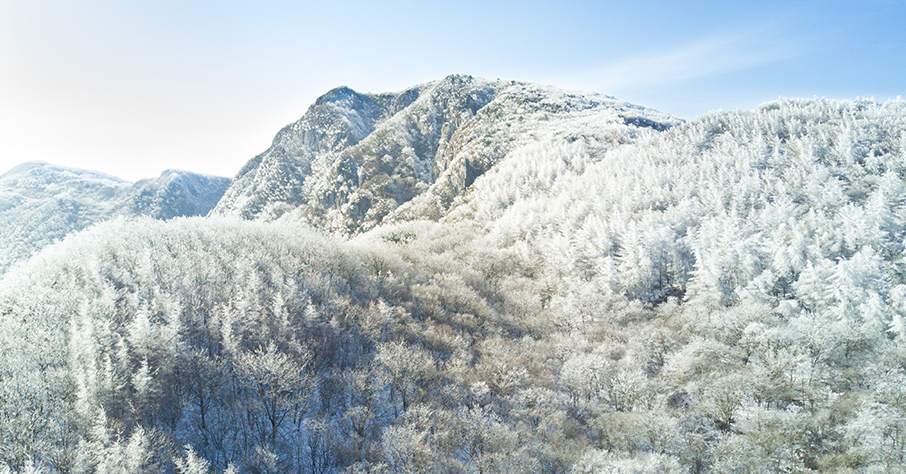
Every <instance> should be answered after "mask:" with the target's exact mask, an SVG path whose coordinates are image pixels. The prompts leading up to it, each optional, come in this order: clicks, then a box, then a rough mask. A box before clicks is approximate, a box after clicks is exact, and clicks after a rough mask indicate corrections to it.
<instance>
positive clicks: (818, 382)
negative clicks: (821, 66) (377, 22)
mask: <svg viewBox="0 0 906 474" xmlns="http://www.w3.org/2000/svg"><path fill="white" fill-rule="evenodd" d="M533 94H534V95H533ZM533 97H534V98H536V99H537V100H535V101H532V100H529V99H531V98H533ZM494 104H497V105H499V106H500V109H499V110H500V112H499V113H497V112H495V109H494V107H492V106H494ZM567 109H569V110H567ZM444 129H446V130H447V132H445V133H442V132H443V130H444ZM438 130H440V131H438ZM904 130H906V101H902V100H894V101H888V102H886V103H876V102H874V101H871V100H854V101H839V100H828V99H805V100H803V99H780V100H777V101H773V102H769V103H766V104H763V105H762V106H760V107H758V108H757V109H755V110H751V111H733V112H724V111H717V112H711V113H708V114H705V115H703V116H701V117H698V118H695V119H693V120H690V121H687V122H681V121H678V120H676V119H673V118H671V117H670V116H669V115H665V114H660V113H658V112H654V111H651V110H648V109H644V108H640V107H635V106H631V105H629V104H625V103H622V102H619V101H616V100H615V99H612V98H608V97H606V96H600V95H596V94H584V93H574V92H566V91H559V90H556V89H554V88H551V87H547V86H537V85H530V84H523V83H512V82H501V81H494V82H492V81H482V80H479V79H474V78H468V77H462V76H451V77H449V78H447V79H444V80H442V81H438V82H433V83H429V84H426V85H422V86H416V87H414V88H410V89H408V90H407V91H406V92H403V93H393V94H358V93H355V92H353V91H351V90H349V89H346V88H340V89H336V90H334V91H332V92H331V93H329V94H327V95H326V96H325V97H322V98H321V99H319V100H318V102H317V103H316V104H315V105H313V106H312V108H311V109H310V110H309V113H307V114H306V115H305V116H304V117H303V118H302V119H301V120H300V121H299V122H297V123H296V124H294V125H292V126H290V127H288V128H287V129H284V131H282V132H281V134H280V135H278V137H277V139H275V145H274V147H272V148H271V149H270V150H268V152H266V153H264V154H262V155H261V156H259V157H258V158H256V159H255V160H252V161H251V162H250V163H249V164H248V165H247V166H246V167H245V168H244V169H243V171H242V172H241V173H240V174H239V176H238V177H237V179H236V181H235V182H234V185H233V186H232V187H231V188H230V191H229V192H228V193H226V194H225V195H224V198H223V199H222V201H221V202H220V203H219V204H218V207H217V213H221V214H226V215H225V216H219V215H212V214H209V215H207V216H205V217H194V218H186V219H171V220H161V219H152V218H151V217H134V218H129V219H111V220H108V221H106V222H101V223H99V224H97V225H94V226H92V227H91V228H89V229H86V230H84V231H82V232H78V233H74V235H71V236H68V237H66V238H65V239H63V241H61V242H59V243H56V244H53V245H49V246H47V248H45V249H44V250H43V251H41V252H40V253H38V254H37V255H35V256H34V257H32V258H30V259H29V260H28V261H27V262H25V263H23V264H21V265H16V266H15V267H14V268H13V269H11V270H9V271H7V272H6V274H5V275H3V276H2V280H0V394H3V396H0V419H2V420H4V422H3V423H0V473H7V472H8V473H17V474H18V473H33V472H47V473H98V472H129V473H140V474H145V473H148V474H150V473H167V474H171V473H172V474H177V473H187V472H196V473H243V474H245V473H249V474H259V473H277V472H319V473H350V474H351V473H359V474H364V473H372V474H378V473H380V474H386V473H397V472H425V473H429V472H430V473H435V472H444V473H459V474H466V473H474V472H486V473H523V472H526V473H528V472H531V473H552V474H553V473H562V474H565V473H575V474H586V473H587V474H591V473H601V472H632V473H646V474H654V473H670V474H681V473H685V474H688V473H702V474H704V473H725V472H749V473H751V472H759V473H761V472H764V473H789V472H798V473H823V472H828V473H841V474H842V473H873V472H906V458H904V454H903V453H906V437H904V436H903V433H904V432H906V397H904V390H903V388H904V387H906V365H904V361H906V265H904V259H903V250H904V242H906V199H904V196H906V134H904ZM32 166H33V167H34V165H32ZM39 168H40V167H39ZM43 172H45V171H41V170H37V171H35V174H34V176H32V175H29V174H28V173H25V174H24V176H20V177H18V178H15V179H13V178H10V182H13V181H15V182H16V183H22V184H21V186H22V189H24V190H19V191H16V192H17V193H18V194H16V195H17V196H19V195H36V196H44V194H41V193H50V194H51V196H52V197H55V196H57V195H75V194H77V193H75V192H74V191H71V190H70V191H66V192H62V191H60V189H61V188H63V189H79V190H82V191H81V192H82V193H84V194H87V195H89V196H93V197H92V199H93V200H94V201H95V202H97V201H103V202H108V201H104V200H103V199H101V197H98V196H103V195H104V193H107V192H112V193H114V194H115V193H116V192H119V193H121V196H123V197H122V198H117V199H120V200H119V201H117V200H116V199H114V201H115V202H119V203H121V204H122V203H123V202H126V201H125V200H124V199H126V198H125V197H126V196H129V195H130V192H131V190H132V189H138V188H139V187H138V186H137V185H135V186H132V187H129V185H128V184H124V183H122V182H120V181H118V180H116V179H114V178H109V177H105V176H103V175H96V174H90V173H87V172H85V173H86V174H85V177H80V176H79V172H75V171H72V170H63V171H56V173H57V175H54V176H53V177H52V179H46V180H44V178H42V177H41V176H42V174H41V173H43ZM20 174H21V173H20ZM165 175H166V173H165ZM60 176H62V177H65V178H66V180H69V181H66V180H64V179H62V178H61V177H60ZM378 178H379V179H378ZM42 180H43V181H42ZM173 180H177V181H178V179H176V178H175V177H171V176H164V177H162V178H160V180H159V184H158V185H156V187H155V186H151V188H152V189H162V188H165V187H167V186H169V185H166V186H165V184H164V183H172V182H173ZM0 181H2V180H0ZM30 181H35V182H36V183H38V184H36V185H33V186H29V185H27V183H28V182H30ZM60 181H62V182H65V183H69V184H66V185H65V186H64V185H60V184H56V183H57V182H60ZM189 182H191V180H190V181H189ZM239 182H242V183H243V184H241V185H237V184H236V183H239ZM79 183H81V184H79ZM183 183H184V184H180V185H178V186H177V185H174V186H175V188H176V189H188V188H189V185H188V184H185V183H186V182H183ZM16 186H19V184H17V185H16ZM108 188H109V189H114V191H105V190H107V189H108ZM15 189H19V188H15ZM48 190H49V191H48ZM115 190H120V191H115ZM196 191H198V189H197V188H196ZM187 192H188V191H187ZM29 193H31V194H29ZM54 193H56V194H54ZM67 193H68V194H67ZM231 193H232V194H231ZM138 194H140V195H143V196H145V198H144V201H142V202H145V203H151V204H150V205H148V204H146V205H145V209H152V208H153V209H163V208H164V207H165V206H163V204H161V203H166V202H175V200H168V199H165V198H161V199H158V200H157V202H158V204H154V202H155V198H153V196H155V195H157V192H156V191H153V192H151V191H149V192H147V193H138ZM167 194H168V193H164V195H167ZM197 194H198V195H199V196H201V195H204V194H205V193H203V192H198V193H197ZM132 196H133V197H132V198H131V199H132V200H133V201H132V203H133V204H132V205H136V204H135V202H136V201H135V194H132ZM42 199H49V198H47V197H46V196H45V197H43V198H42ZM21 202H27V201H26V200H25V198H20V204H21ZM369 202H370V203H372V204H374V206H378V207H374V206H371V207H369V206H367V205H366V204H367V203H369ZM375 203H376V204H375ZM108 206H112V207H109V209H112V210H111V211H110V212H112V213H114V214H115V213H117V212H125V211H117V210H116V209H121V208H117V207H116V206H113V205H112V204H108ZM356 206H361V208H358V207H356ZM86 207H90V206H86ZM91 209H95V208H91ZM105 209H108V208H105ZM60 215H63V214H60ZM316 227H319V228H320V229H318V228H316ZM338 234H339V235H338Z"/></svg>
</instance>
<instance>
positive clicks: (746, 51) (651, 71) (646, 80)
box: [564, 31, 805, 94]
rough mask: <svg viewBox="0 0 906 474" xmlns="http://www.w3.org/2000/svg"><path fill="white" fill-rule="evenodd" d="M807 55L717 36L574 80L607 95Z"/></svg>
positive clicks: (760, 38) (767, 39) (766, 39)
mask: <svg viewBox="0 0 906 474" xmlns="http://www.w3.org/2000/svg"><path fill="white" fill-rule="evenodd" d="M804 53H805V51H804V48H803V47H801V46H797V47H791V46H790V45H789V44H781V43H780V42H779V41H778V40H777V39H775V38H771V35H769V34H768V33H766V32H763V31H762V32H760V33H759V34H754V33H752V34H747V35H733V36H729V35H728V36H715V37H710V38H705V39H701V40H697V41H694V42H691V43H687V44H684V45H680V46H676V47H672V48H669V49H666V50H662V51H657V52H652V53H648V54H642V55H639V56H636V57H632V58H629V59H623V60H620V61H617V62H614V63H611V64H607V65H604V66H601V67H597V68H595V69H592V70H589V71H585V72H582V73H580V74H578V75H576V76H574V77H573V78H571V79H572V80H571V81H570V80H564V82H567V81H568V82H575V83H578V85H581V86H583V87H586V88H592V89H595V90H599V91H601V92H605V93H608V94H619V93H620V92H625V91H638V90H643V89H648V88H653V87H662V86H666V85H671V84H676V83H680V82H684V81H688V80H692V79H700V78H703V77H707V76H712V75H717V74H725V73H730V72H736V71H743V70H746V69H751V68H755V67H758V66H763V65H766V64H771V63H775V62H779V61H783V60H786V59H791V58H795V57H798V56H801V55H803V54H804Z"/></svg>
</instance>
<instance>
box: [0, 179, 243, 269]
mask: <svg viewBox="0 0 906 474" xmlns="http://www.w3.org/2000/svg"><path fill="white" fill-rule="evenodd" d="M229 182H230V180H229V179H227V178H217V177H211V176H204V175H199V174H195V173H187V172H178V171H165V172H164V173H163V174H161V176H160V177H158V178H153V179H146V180H142V181H139V182H137V183H135V184H131V183H129V182H126V181H124V180H122V179H119V178H116V177H113V176H110V175H106V174H103V173H98V172H95V171H87V170H80V169H73V168H65V167H61V166H55V165H51V164H48V163H41V162H29V163H25V164H22V165H19V166H17V167H15V168H13V169H11V170H10V171H8V172H7V173H5V174H3V175H2V176H0V223H2V225H0V273H2V272H3V271H4V270H5V269H6V268H7V267H9V266H10V265H11V264H13V263H15V262H17V261H22V260H24V259H27V258H28V257H30V256H31V255H33V254H35V253H36V252H37V251H38V250H40V249H42V248H44V247H45V246H47V245H49V244H51V243H53V242H56V241H59V240H61V239H62V238H63V237H65V236H66V235H68V234H70V233H72V232H76V231H80V230H82V229H85V228H87V227H89V226H91V225H92V224H95V223H98V222H101V221H104V220H107V219H110V218H113V217H116V216H123V217H135V216H149V217H153V218H156V219H169V218H173V217H177V216H198V215H206V214H207V213H208V212H210V210H211V209H213V207H214V206H215V205H216V203H217V201H218V200H219V198H220V196H222V195H223V192H224V191H225V190H226V188H227V186H228V185H229Z"/></svg>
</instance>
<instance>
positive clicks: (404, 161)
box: [214, 75, 681, 235]
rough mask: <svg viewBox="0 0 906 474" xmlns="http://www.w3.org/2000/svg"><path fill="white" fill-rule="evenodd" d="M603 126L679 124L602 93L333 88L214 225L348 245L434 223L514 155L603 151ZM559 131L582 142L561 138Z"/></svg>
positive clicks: (463, 79) (257, 164) (444, 83)
mask: <svg viewBox="0 0 906 474" xmlns="http://www.w3.org/2000/svg"><path fill="white" fill-rule="evenodd" d="M601 121H606V122H608V123H612V124H613V125H615V126H617V127H623V128H624V130H622V131H621V132H622V134H623V137H621V138H614V137H611V138H613V140H614V141H615V142H620V141H628V140H631V137H632V135H634V134H635V133H637V132H638V131H639V130H643V129H652V130H665V129H667V128H669V127H671V126H674V125H676V124H678V123H681V120H679V119H677V118H675V117H672V116H669V115H668V114H664V113H660V112H657V111H654V110H652V109H647V108H644V107H640V106H634V105H632V104H629V103H626V102H622V101H618V100H616V99H614V98H613V97H610V96H605V95H602V94H597V93H582V92H575V91H565V90H561V89H557V88H553V87H550V86H540V85H535V84H529V83H523V82H517V81H501V80H497V81H488V80H484V79H478V78H473V77H472V76H464V75H450V76H447V77H446V78H444V79H441V80H438V81H433V82H428V83H424V84H419V85H416V86H412V87H409V88H407V89H404V90H403V91H400V92H394V93H382V94H361V93H358V92H356V91H354V90H352V89H350V88H349V87H346V86H341V87H338V88H335V89H332V90H331V91H329V92H327V93H326V94H324V95H323V96H321V97H320V98H318V99H317V100H316V101H315V102H314V104H312V106H311V107H310V108H309V110H308V112H306V114H305V115H303V117H302V118H300V119H299V120H298V121H296V122H294V123H293V124H290V125H288V126H286V127H284V128H283V129H281V131H280V132H278V133H277V135H276V136H275V138H274V141H273V143H272V145H271V147H270V148H268V150H266V151H265V152H264V153H262V154H260V155H258V156H256V157H255V158H253V159H252V160H250V161H249V162H248V163H247V164H246V165H245V166H244V167H243V168H242V170H241V171H240V173H239V174H237V177H236V179H235V180H234V182H233V184H232V185H231V187H230V189H229V190H228V191H227V192H226V194H225V195H224V198H223V199H222V200H221V202H220V203H218V205H217V207H216V208H215V210H214V214H216V215H233V216H238V217H242V218H245V219H262V220H274V219H277V218H280V217H282V216H284V214H286V215H287V218H295V219H300V220H303V221H308V222H310V223H312V224H313V225H315V226H316V227H319V228H321V229H324V230H327V231H331V232H337V233H340V234H348V235H353V234H357V233H360V232H362V231H365V230H368V229H370V228H373V227H374V226H376V225H379V224H380V223H381V222H383V221H384V219H385V218H387V219H389V221H396V220H401V219H402V220H406V219H413V218H430V219H437V218H439V217H440V216H442V215H444V214H445V213H446V212H447V211H448V210H449V206H450V205H451V204H452V202H453V200H454V199H455V198H456V196H458V195H460V194H461V193H462V192H463V191H464V190H465V189H466V188H468V187H469V186H470V185H471V184H472V182H474V180H475V178H477V177H478V176H479V175H481V174H482V173H484V172H485V171H487V170H488V169H489V168H490V167H491V166H493V165H494V164H495V163H496V162H497V161H499V159H500V158H502V157H503V156H504V155H506V153H508V152H510V151H512V149H514V148H515V147H518V146H523V145H525V144H526V143H528V142H534V141H539V140H553V139H556V140H570V139H571V140H572V141H575V140H585V141H589V142H590V145H591V146H592V147H601V146H606V145H605V142H607V141H608V139H606V138H605V137H603V136H602V134H601V133H600V132H601V130H592V129H593V128H594V127H593V126H592V125H593V124H595V122H601ZM567 124H570V125H572V128H573V129H578V130H580V133H579V134H574V135H572V136H569V135H570V133H571V132H568V131H566V128H569V127H567ZM557 127H560V130H558V129H557ZM583 127H584V129H585V131H586V132H588V133H585V134H584V135H582V134H581V130H582V129H583ZM608 132H611V133H616V132H614V131H613V130H609V131H608Z"/></svg>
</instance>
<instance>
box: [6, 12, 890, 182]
mask: <svg viewBox="0 0 906 474" xmlns="http://www.w3.org/2000/svg"><path fill="white" fill-rule="evenodd" d="M903 25H906V1H885V0H861V1H848V0H846V1H845V0H828V1H800V0H787V1H761V2H742V1H740V2H734V1H723V2H684V1H680V0H674V1H659V0H649V1H646V2H628V1H621V2H610V1H598V2H580V1H568V0H560V1H556V2H555V1H547V2H545V1H533V0H522V1H518V2H516V1H512V2H509V1H492V0H485V1H472V0H462V1H458V2H442V3H440V2H414V1H392V2H379V1H376V0H372V1H346V2H331V3H327V2H319V3H313V2H305V1H296V2H291V1H257V2H250V1H249V2H240V1H231V0H221V1H196V2H191V1H185V0H183V1H171V0H155V1H134V0H118V1H113V0H109V1H106V0H80V1H75V0H56V1H50V0H28V1H25V0H0V173H2V172H5V171H6V170H8V169H9V168H11V167H13V166H15V165H16V164H19V163H22V162H25V161H29V160H43V161H48V162H51V163H54V164H59V165H65V166H72V167H80V168H88V169H93V170H98V171H103V172H107V173H109V174H113V175H115V176H119V177H122V178H125V179H128V180H137V179H140V178H145V177H153V176H157V175H158V174H160V172H161V171H163V170H164V169H168V168H178V169H186V170H190V171H197V172H204V173H209V174H216V175H222V176H232V175H234V174H235V173H236V171H238V170H239V168H240V167H241V166H242V165H243V164H244V163H245V162H246V161H247V160H248V159H250V158H251V157H253V156H254V155H256V154H257V153H260V152H261V151H263V150H264V149H266V148H267V147H268V145H269V144H270V141H271V139H272V138H273V136H274V134H276V132H277V131H278V130H279V129H280V128H281V127H282V126H284V125H286V124H287V123H290V122H292V121H295V120H296V119H298V117H300V116H301V115H302V114H303V113H304V112H305V110H306V109H307V108H308V106H309V105H310V104H311V103H312V102H313V101H314V100H315V99H316V98H317V97H318V96H319V95H321V94H323V93H324V92H326V91H328V90H329V89H331V88H333V87H335V86H338V85H348V86H349V87H352V88H353V89H355V90H358V91H360V92H385V91H394V90H400V89H403V88H405V87H407V86H410V85H413V84H417V83H421V82H427V81H430V80H434V79H439V78H442V77H444V76H446V75H447V74H451V73H465V74H472V75H474V76H478V77H484V78H487V79H496V78H501V79H516V80H524V81H530V82H540V83H546V84H553V85H556V86H560V87H564V88H570V89H579V90H589V91H597V92H602V93H605V94H609V95H613V96H616V97H618V98H620V99H625V100H628V101H630V102H634V103H637V104H640V105H644V106H648V107H653V108H656V109H659V110H662V111H665V112H670V113H673V114H675V115H678V116H681V117H684V118H687V119H692V118H695V117H696V116H698V115H701V114H703V113H705V112H707V111H709V110H714V109H723V110H733V109H752V108H754V107H756V106H757V105H758V104H760V103H763V102H766V101H769V100H773V99H776V98H777V97H780V96H783V97H814V96H818V97H829V98H837V99H853V98H856V97H857V96H858V97H874V98H875V99H876V100H878V101H884V100H887V99H892V98H896V97H897V96H901V95H906V27H903Z"/></svg>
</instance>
